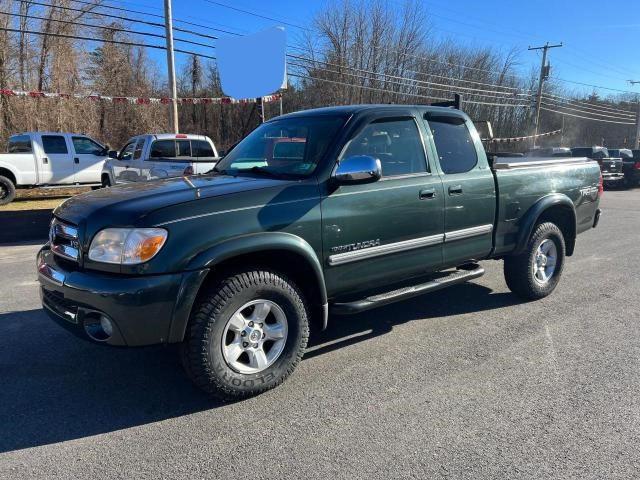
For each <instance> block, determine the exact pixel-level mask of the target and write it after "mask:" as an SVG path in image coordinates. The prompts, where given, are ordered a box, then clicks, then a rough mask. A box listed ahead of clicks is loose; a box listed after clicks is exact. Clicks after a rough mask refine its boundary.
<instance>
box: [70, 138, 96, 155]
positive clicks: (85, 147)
mask: <svg viewBox="0 0 640 480" xmlns="http://www.w3.org/2000/svg"><path fill="white" fill-rule="evenodd" d="M71 141H72V142H73V149H74V150H75V151H76V153H77V154H78V155H85V154H88V155H100V154H102V152H104V148H103V147H102V145H100V144H98V143H97V142H94V141H93V140H91V139H90V138H87V137H72V138H71Z"/></svg>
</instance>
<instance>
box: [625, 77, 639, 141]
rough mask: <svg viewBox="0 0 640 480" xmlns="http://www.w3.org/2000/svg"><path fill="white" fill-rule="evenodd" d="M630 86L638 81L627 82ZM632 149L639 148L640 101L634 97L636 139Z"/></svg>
mask: <svg viewBox="0 0 640 480" xmlns="http://www.w3.org/2000/svg"><path fill="white" fill-rule="evenodd" d="M627 81H628V82H629V83H630V84H631V85H632V86H633V85H636V84H638V83H640V80H627ZM633 148H634V149H636V150H637V149H638V148H640V99H639V98H638V95H636V138H635V140H634V142H633Z"/></svg>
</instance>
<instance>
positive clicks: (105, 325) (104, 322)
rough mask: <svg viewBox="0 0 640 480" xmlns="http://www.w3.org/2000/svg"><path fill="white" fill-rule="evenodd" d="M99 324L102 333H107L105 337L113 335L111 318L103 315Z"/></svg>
mask: <svg viewBox="0 0 640 480" xmlns="http://www.w3.org/2000/svg"><path fill="white" fill-rule="evenodd" d="M100 326H101V327H102V330H104V333H105V334H106V335H107V338H109V337H110V336H111V335H113V324H112V323H111V320H109V319H108V318H107V317H105V316H104V315H102V316H101V317H100Z"/></svg>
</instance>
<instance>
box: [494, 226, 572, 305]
mask: <svg viewBox="0 0 640 480" xmlns="http://www.w3.org/2000/svg"><path fill="white" fill-rule="evenodd" d="M564 259H565V243H564V237H563V235H562V232H561V231H560V229H559V228H558V227H557V226H556V225H555V224H554V223H551V222H545V223H540V224H538V225H537V226H536V228H535V229H534V231H533V234H532V235H531V238H529V241H528V242H527V247H526V249H525V251H524V252H523V253H521V254H520V255H513V256H509V257H506V258H505V260H504V278H505V280H506V282H507V286H508V287H509V289H510V290H511V291H512V292H513V293H515V294H516V295H518V296H520V297H522V298H524V299H526V300H538V299H540V298H544V297H546V296H547V295H549V294H550V293H551V292H553V290H554V289H555V288H556V286H557V285H558V282H559V281H560V276H561V275H562V269H563V267H564Z"/></svg>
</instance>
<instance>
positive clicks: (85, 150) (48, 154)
mask: <svg viewBox="0 0 640 480" xmlns="http://www.w3.org/2000/svg"><path fill="white" fill-rule="evenodd" d="M108 151H109V147H106V146H104V145H102V144H100V143H99V142H97V141H96V140H94V139H92V138H91V137H88V136H87V135H83V134H80V133H58V132H27V133H19V134H16V135H12V136H11V137H9V148H8V153H2V154H0V205H4V204H6V203H9V202H11V201H12V200H13V199H14V198H15V193H16V188H20V187H42V186H71V185H91V186H96V185H97V186H99V185H100V178H101V174H102V168H103V164H104V161H105V160H106V159H107V154H108Z"/></svg>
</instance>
